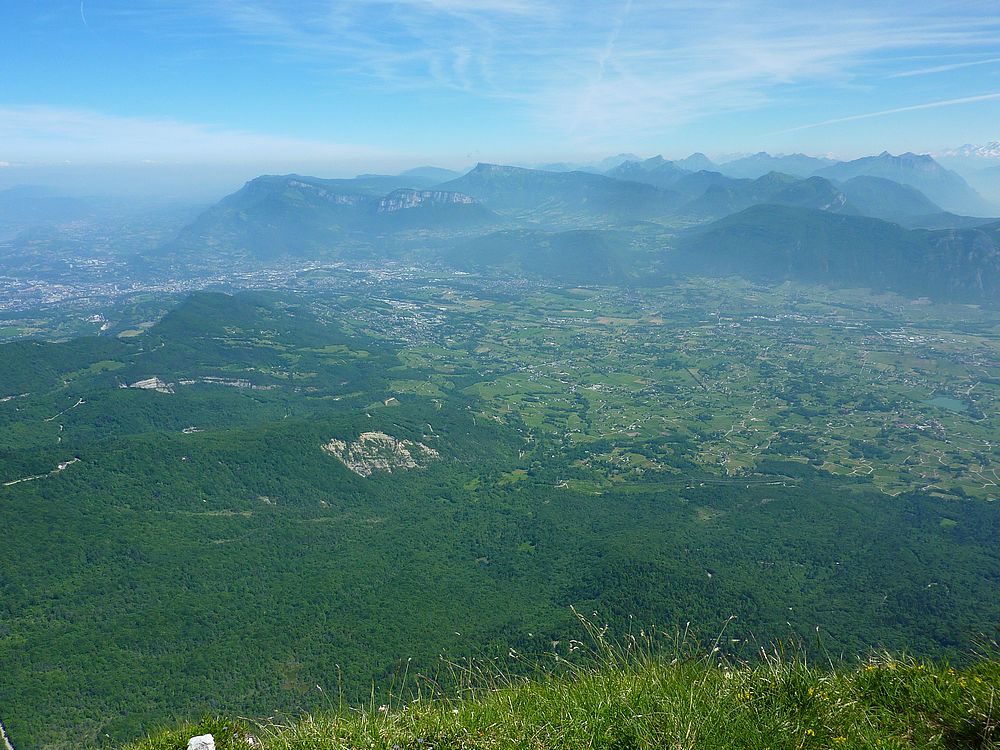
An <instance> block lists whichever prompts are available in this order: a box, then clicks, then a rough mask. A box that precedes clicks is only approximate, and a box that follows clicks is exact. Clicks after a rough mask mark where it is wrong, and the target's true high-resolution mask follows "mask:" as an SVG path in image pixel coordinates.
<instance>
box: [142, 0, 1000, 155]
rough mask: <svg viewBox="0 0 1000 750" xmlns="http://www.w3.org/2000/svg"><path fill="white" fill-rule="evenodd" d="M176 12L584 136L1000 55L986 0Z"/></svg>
mask: <svg viewBox="0 0 1000 750" xmlns="http://www.w3.org/2000/svg"><path fill="white" fill-rule="evenodd" d="M160 7H161V8H162V7H163V6H162V4H161V6H160ZM170 8H172V9H173V11H174V12H178V11H182V12H181V17H183V18H185V19H188V20H189V19H190V14H191V13H196V14H199V15H201V16H203V17H205V18H209V19H211V20H212V22H214V23H215V24H217V25H218V26H219V28H220V29H224V30H225V32H226V33H229V34H233V35H235V36H236V37H237V38H239V39H242V40H243V41H244V42H247V43H251V44H254V45H264V46H266V47H269V48H271V49H272V50H273V51H274V52H275V54H276V55H277V57H278V59H279V61H282V60H283V61H286V62H293V61H294V62H296V63H299V64H302V63H305V64H307V65H309V66H311V67H313V68H314V69H315V70H316V71H317V72H321V73H322V72H324V71H325V72H326V73H327V74H328V75H329V76H330V80H331V81H334V82H336V83H338V84H340V85H343V83H344V81H353V82H355V83H357V82H363V81H366V80H367V81H372V80H374V81H377V85H379V86H381V87H384V88H385V90H387V91H393V90H404V89H421V88H436V89H444V90H452V91H458V92H463V93H465V94H467V95H470V96H473V97H477V98H479V99H482V100H486V101H490V100H491V101H495V102H502V103H505V104H507V105H509V106H511V107H512V108H514V111H516V112H517V113H519V114H520V115H521V116H522V117H523V118H524V119H525V120H526V121H529V122H532V123H534V124H535V125H537V126H541V127H542V128H543V129H544V130H547V131H548V132H550V133H552V132H556V133H562V134H576V135H578V136H580V137H583V135H584V134H588V135H589V136H595V135H596V136H600V135H602V134H608V133H621V132H626V133H629V134H635V133H642V132H644V131H646V130H649V129H663V128H665V127H667V128H669V127H670V126H674V125H679V124H684V123H689V122H692V121H696V120H699V119H702V118H705V117H709V116H712V115H718V114H724V113H727V112H733V111H740V110H747V109H759V108H762V107H766V106H768V105H770V104H774V103H776V102H777V103H780V102H781V101H782V99H783V97H786V96H788V94H787V92H788V91H790V90H793V89H794V87H801V86H808V87H815V86H822V87H826V88H827V89H828V90H831V89H834V90H835V89H837V88H841V89H843V90H848V91H849V90H850V88H851V87H852V86H857V85H859V84H861V85H866V86H871V85H872V83H871V82H872V81H874V80H876V79H879V78H881V79H883V80H884V79H885V77H886V74H885V68H886V66H888V67H889V68H890V73H889V76H892V77H899V78H903V77H911V76H916V75H920V74H927V73H932V72H936V71H942V72H943V71H945V70H948V69H957V68H959V67H962V66H964V65H972V64H986V63H987V62H990V60H984V61H978V62H975V63H961V64H955V65H952V66H947V65H944V66H936V67H929V68H926V69H923V70H922V71H894V72H893V71H892V68H895V67H901V65H902V61H905V60H907V59H913V57H915V56H919V57H924V58H927V57H929V58H934V57H943V56H945V55H949V54H952V53H955V52H956V51H958V52H963V53H969V52H971V53H973V54H983V53H986V54H988V53H990V52H994V53H995V52H996V51H998V50H1000V18H998V17H996V15H995V14H994V13H991V11H990V9H989V5H988V4H983V3H965V4H962V3H957V4H956V3H933V2H928V3H921V4H920V7H919V8H914V7H913V4H912V3H903V2H888V3H883V4H880V5H879V6H878V7H872V6H871V5H870V4H853V3H847V4H846V5H844V6H843V7H842V8H840V9H839V10H838V11H837V12H835V13H833V12H831V11H830V9H829V8H820V7H812V4H808V3H806V4H796V3H788V4H783V3H778V4H775V3H770V2H768V3H764V2H746V3H732V2H724V1H720V0H707V1H706V2H698V3H695V2H686V1H684V0H677V1H668V2H656V1H653V0H626V1H625V2H622V3H616V4H609V3H606V2H586V1H585V2H577V3H562V2H552V1H551V0H548V1H546V0H537V2H526V1H524V0H478V1H474V0H342V1H340V2H329V1H324V0H306V1H305V2H300V3H296V4H287V3H279V2H276V1H274V0H272V1H267V0H239V1H237V0H212V1H210V2H199V3H197V4H194V3H192V4H187V3H186V2H185V0H177V1H176V2H175V3H173V4H172V5H171V6H170ZM166 12H167V13H168V15H169V12H170V11H169V10H168V11H166ZM161 20H162V19H161ZM897 56H898V60H899V63H900V64H897ZM877 71H882V72H881V73H879V74H878V75H876V73H877Z"/></svg>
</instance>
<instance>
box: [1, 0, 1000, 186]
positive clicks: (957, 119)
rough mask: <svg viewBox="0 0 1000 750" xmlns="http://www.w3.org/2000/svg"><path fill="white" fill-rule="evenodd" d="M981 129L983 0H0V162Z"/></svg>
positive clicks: (918, 136)
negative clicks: (941, 0) (835, 0)
mask: <svg viewBox="0 0 1000 750" xmlns="http://www.w3.org/2000/svg"><path fill="white" fill-rule="evenodd" d="M893 110H898V111H893ZM991 140H1000V5H998V3H997V2H969V3H962V2H947V3H935V2H924V1H921V2H914V1H913V0H909V1H908V2H892V1H890V2H882V3H871V2H870V1H868V2H864V3H851V2H842V3H810V2H801V1H800V2H794V3H780V2H752V1H748V2H714V1H713V0H707V1H706V2H700V1H692V2H687V1H680V2H674V1H673V0H664V1H662V2H648V1H644V0H631V1H628V0H626V2H576V3H573V2H549V1H548V0H394V1H392V2H389V1H383V0H285V1H283V2H278V1H277V0H84V1H83V2H82V3H81V2H79V0H69V1H67V2H63V1H62V0H3V2H2V3H0V165H13V166H17V165H26V164H41V163H47V164H59V163H65V162H72V163H73V164H77V165H81V164H96V163H118V164H126V165H127V164H142V163H158V164H188V163H190V164H198V165H227V164H237V163H251V162H252V163H253V164H254V165H259V166H261V167H265V168H266V167H271V168H273V169H274V170H288V169H298V170H300V171H305V170H309V171H312V172H314V173H317V174H338V173H339V174H347V173H353V172H355V171H358V170H359V169H363V168H370V169H373V170H374V169H380V170H385V169H394V168H396V167H405V166H412V165H415V164H418V163H428V162H432V163H438V164H443V165H445V166H451V167H461V166H465V165H468V164H470V163H474V162H476V161H507V162H513V161H517V162H522V163H523V162H534V161H554V160H562V159H565V160H586V159H588V158H592V157H595V156H604V155H608V154H612V153H617V152H620V151H631V152H636V153H639V154H642V155H652V154H656V153H663V154H664V155H666V156H668V157H679V156H683V155H685V154H687V153H690V152H691V151H694V150H700V151H705V152H707V153H709V155H712V156H718V155H721V154H726V153H732V152H753V151H758V150H769V151H772V152H793V151H804V152H807V153H816V154H819V153H829V154H833V155H836V156H840V157H853V156H858V155H862V154H865V153H872V152H879V151H881V150H883V149H888V150H890V151H893V152H899V151H904V150H914V151H922V152H923V151H931V152H933V151H935V150H938V149H942V148H946V147H950V146H957V145H960V144H962V143H966V142H972V143H982V142H986V141H991Z"/></svg>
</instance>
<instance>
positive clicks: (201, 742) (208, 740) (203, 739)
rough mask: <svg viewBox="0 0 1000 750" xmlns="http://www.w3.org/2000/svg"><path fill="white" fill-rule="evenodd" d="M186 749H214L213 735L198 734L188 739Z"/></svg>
mask: <svg viewBox="0 0 1000 750" xmlns="http://www.w3.org/2000/svg"><path fill="white" fill-rule="evenodd" d="M187 750H215V737H213V736H212V735H210V734H199V735H198V736H197V737H192V738H191V739H189V740H188V746H187Z"/></svg>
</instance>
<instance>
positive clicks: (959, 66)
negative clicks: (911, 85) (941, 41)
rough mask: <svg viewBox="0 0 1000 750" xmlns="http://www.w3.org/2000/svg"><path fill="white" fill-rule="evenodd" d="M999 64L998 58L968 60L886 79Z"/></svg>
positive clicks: (898, 74) (894, 75) (920, 69)
mask: <svg viewBox="0 0 1000 750" xmlns="http://www.w3.org/2000/svg"><path fill="white" fill-rule="evenodd" d="M997 64H1000V57H991V58H989V59H988V60H970V61H967V62H960V63H949V64H948V65H934V66H932V67H929V68H916V69H915V70H902V71H899V72H896V73H891V74H889V75H888V76H886V77H887V78H912V77H913V76H926V75H933V74H934V73H948V72H950V71H952V70H962V69H963V68H974V67H978V66H979V65H997Z"/></svg>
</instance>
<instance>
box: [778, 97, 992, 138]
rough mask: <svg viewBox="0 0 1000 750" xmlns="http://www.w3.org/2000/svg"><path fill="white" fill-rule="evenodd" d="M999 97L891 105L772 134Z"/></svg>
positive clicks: (794, 131) (960, 98)
mask: <svg viewBox="0 0 1000 750" xmlns="http://www.w3.org/2000/svg"><path fill="white" fill-rule="evenodd" d="M996 99H1000V91H998V92H994V93H992V94H979V95H978V96H962V97H958V98H955V99H942V100H939V101H933V102H924V103H922V104H911V105H909V106H906V107H893V108H891V109H882V110H879V111H878V112H865V113H863V114H859V115H848V116H847V117H835V118H833V119H830V120H821V121H820V122H811V123H809V124H807V125H797V126H795V127H794V128H785V129H784V130H779V131H776V132H775V133H774V135H782V134H784V133H796V132H798V131H800V130H810V129H812V128H820V127H824V126H826V125H838V124H840V123H842V122H854V121H855V120H868V119H871V118H873V117H887V116H888V115H896V114H899V113H901V112H916V111H918V110H922V109H939V108H941V107H957V106H958V105H960V104H974V103H976V102H985V101H993V100H996Z"/></svg>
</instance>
